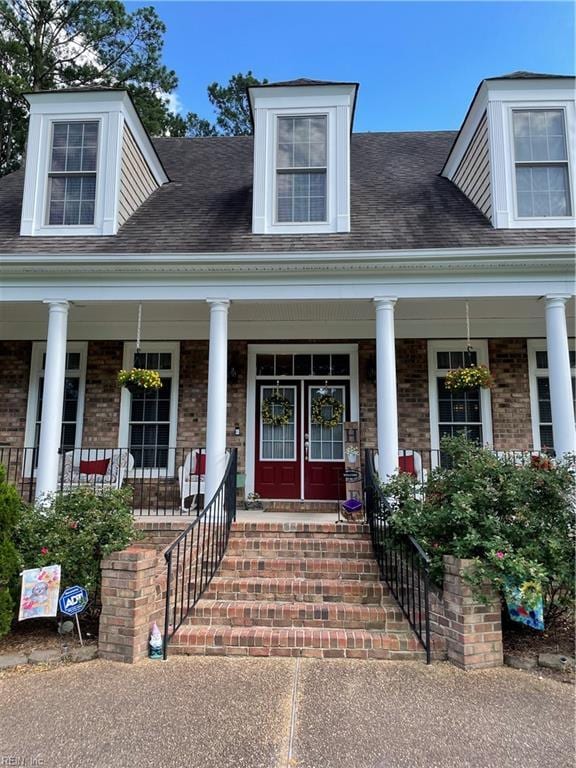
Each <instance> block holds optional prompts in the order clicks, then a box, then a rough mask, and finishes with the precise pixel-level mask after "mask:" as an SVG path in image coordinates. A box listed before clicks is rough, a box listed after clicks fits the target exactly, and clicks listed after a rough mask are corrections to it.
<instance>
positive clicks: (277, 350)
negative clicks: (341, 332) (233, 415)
mask: <svg viewBox="0 0 576 768" xmlns="http://www.w3.org/2000/svg"><path fill="white" fill-rule="evenodd" d="M299 353H312V354H314V353H315V354H318V355H321V354H323V353H325V354H327V353H331V354H339V353H341V354H347V355H350V376H349V377H347V376H309V377H306V376H301V377H300V376H292V377H291V378H293V379H300V378H302V379H316V380H318V379H327V380H328V381H330V379H340V380H345V379H348V380H349V381H350V416H349V421H360V395H359V384H358V345H357V344H249V345H248V359H247V376H246V378H247V384H246V470H245V471H246V483H245V489H244V492H245V494H246V495H248V494H249V493H253V491H254V477H255V471H256V462H255V460H256V435H255V429H256V381H257V378H266V377H264V376H263V377H257V376H256V355H259V354H264V355H266V354H269V355H271V354H286V355H289V354H299ZM267 378H268V379H270V378H272V379H275V378H278V379H279V380H280V381H282V377H277V376H272V377H270V376H268V377H267ZM286 378H290V377H286ZM303 419H304V413H303V409H302V426H303ZM303 472H304V470H303V469H302V475H303ZM301 487H302V488H303V487H304V483H303V477H301Z"/></svg>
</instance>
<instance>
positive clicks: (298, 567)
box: [170, 522, 425, 659]
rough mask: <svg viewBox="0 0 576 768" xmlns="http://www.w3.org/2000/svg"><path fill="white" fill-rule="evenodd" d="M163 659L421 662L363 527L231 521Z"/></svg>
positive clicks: (419, 650)
mask: <svg viewBox="0 0 576 768" xmlns="http://www.w3.org/2000/svg"><path fill="white" fill-rule="evenodd" d="M170 653H171V654H172V653H181V654H207V655H223V656H226V655H245V656H248V655H250V656H315V657H326V658H337V657H348V658H356V659H367V658H372V659H424V658H425V653H424V651H423V649H422V647H421V645H420V643H419V642H418V640H417V638H416V636H415V635H414V634H413V632H412V631H411V629H410V627H409V625H408V623H407V621H406V619H405V618H404V615H403V614H402V611H401V610H400V608H399V607H398V605H397V603H396V602H395V601H394V599H393V598H392V596H391V595H390V594H389V592H388V589H387V587H386V585H385V584H382V583H381V582H380V581H379V580H378V566H377V564H376V561H375V560H374V558H373V555H372V545H371V542H370V537H369V532H368V527H367V526H365V525H361V524H349V523H346V524H336V523H300V522H290V523H266V522H256V523H255V522H237V523H234V525H233V527H232V531H231V536H230V542H229V545H228V549H227V551H226V554H225V556H224V559H223V560H222V563H221V565H220V568H219V569H218V571H217V574H216V576H215V577H214V578H213V579H212V582H211V583H210V585H209V586H208V588H207V590H206V592H205V593H204V595H203V597H202V599H201V600H199V601H198V603H197V605H196V607H195V609H194V610H193V612H192V613H191V614H190V616H189V617H188V619H187V620H186V622H185V623H184V624H183V625H182V626H181V627H180V629H179V630H178V631H177V632H176V634H175V635H174V638H173V639H172V641H171V643H170Z"/></svg>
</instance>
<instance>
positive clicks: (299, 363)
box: [294, 355, 312, 376]
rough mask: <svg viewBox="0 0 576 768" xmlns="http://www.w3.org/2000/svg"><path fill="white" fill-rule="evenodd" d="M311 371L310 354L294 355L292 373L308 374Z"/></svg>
mask: <svg viewBox="0 0 576 768" xmlns="http://www.w3.org/2000/svg"><path fill="white" fill-rule="evenodd" d="M311 373H312V355H294V375H295V376H310V374H311Z"/></svg>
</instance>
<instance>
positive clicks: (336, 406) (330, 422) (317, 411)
mask: <svg viewBox="0 0 576 768" xmlns="http://www.w3.org/2000/svg"><path fill="white" fill-rule="evenodd" d="M324 408H331V409H332V415H331V416H330V417H328V418H327V417H326V416H324ZM343 413H344V405H343V404H342V403H341V402H340V401H339V400H336V398H335V397H332V395H320V396H319V397H315V398H314V400H312V423H313V424H319V425H320V426H321V427H337V426H338V424H340V420H341V419H342V414H343Z"/></svg>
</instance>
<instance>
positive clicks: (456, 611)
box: [431, 555, 503, 670]
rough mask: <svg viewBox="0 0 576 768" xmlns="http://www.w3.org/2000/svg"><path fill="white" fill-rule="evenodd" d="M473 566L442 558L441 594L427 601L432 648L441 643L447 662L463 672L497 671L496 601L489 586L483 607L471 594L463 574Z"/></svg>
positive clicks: (499, 651)
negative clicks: (429, 607)
mask: <svg viewBox="0 0 576 768" xmlns="http://www.w3.org/2000/svg"><path fill="white" fill-rule="evenodd" d="M473 562H474V561H473V560H461V559H458V558H455V557H451V556H449V555H445V556H444V590H443V593H442V594H441V596H438V595H435V594H434V593H433V594H432V601H431V630H432V633H433V636H434V637H433V641H434V646H435V647H437V646H438V645H439V644H440V643H444V642H445V644H446V653H447V657H448V660H449V661H451V662H452V663H453V664H455V665H456V666H458V667H460V668H461V669H465V670H472V669H485V668H487V667H498V666H501V664H502V658H503V650H502V623H501V608H500V599H499V597H498V595H497V594H496V593H495V592H494V590H493V589H492V587H491V586H489V585H486V586H485V587H484V588H483V590H482V592H483V595H484V597H485V599H486V603H485V604H483V603H482V602H481V601H480V599H479V598H478V597H476V596H475V595H474V594H473V593H472V589H471V587H470V586H469V585H468V583H467V582H466V581H465V580H464V578H463V574H464V573H465V572H466V571H467V570H468V569H469V568H471V567H472V566H473Z"/></svg>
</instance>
